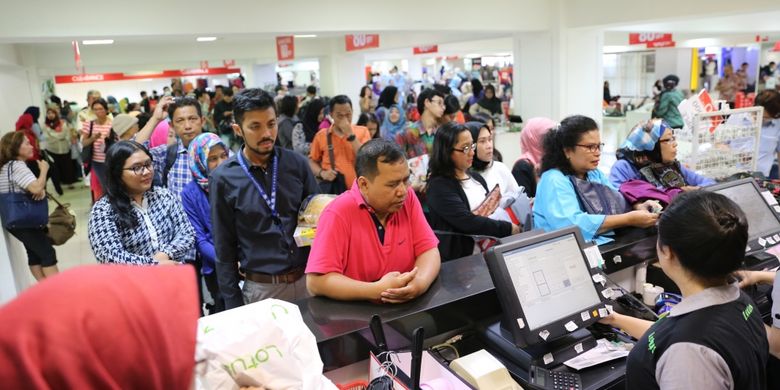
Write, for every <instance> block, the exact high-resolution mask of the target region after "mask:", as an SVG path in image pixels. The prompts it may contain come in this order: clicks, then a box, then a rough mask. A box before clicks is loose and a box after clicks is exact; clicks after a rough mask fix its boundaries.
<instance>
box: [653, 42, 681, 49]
mask: <svg viewBox="0 0 780 390" xmlns="http://www.w3.org/2000/svg"><path fill="white" fill-rule="evenodd" d="M675 45H677V42H675V41H668V42H648V43H647V48H648V49H655V48H659V47H674V46H675Z"/></svg>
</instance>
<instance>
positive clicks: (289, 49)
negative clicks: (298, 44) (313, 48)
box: [276, 35, 295, 61]
mask: <svg viewBox="0 0 780 390" xmlns="http://www.w3.org/2000/svg"><path fill="white" fill-rule="evenodd" d="M293 58H295V38H294V37H293V36H292V35H286V36H283V37H276V59H278V60H279V61H288V60H291V59H293Z"/></svg>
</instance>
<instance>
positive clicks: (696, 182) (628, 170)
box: [609, 159, 715, 188]
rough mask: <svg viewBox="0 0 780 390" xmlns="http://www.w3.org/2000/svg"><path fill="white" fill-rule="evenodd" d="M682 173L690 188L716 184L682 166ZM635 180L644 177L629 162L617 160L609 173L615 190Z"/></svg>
mask: <svg viewBox="0 0 780 390" xmlns="http://www.w3.org/2000/svg"><path fill="white" fill-rule="evenodd" d="M680 171H681V172H682V175H683V178H684V179H685V183H687V184H688V185H689V186H708V185H712V184H715V180H712V179H710V178H708V177H704V176H702V175H699V174H698V173H696V172H694V171H692V170H690V169H688V168H686V167H684V166H682V165H680ZM634 179H637V180H644V177H642V175H641V174H640V173H639V170H637V169H636V166H634V164H631V162H629V161H628V160H623V159H620V160H617V161H616V162H615V164H614V165H612V169H611V170H610V171H609V182H610V183H612V186H613V187H615V188H620V185H621V184H623V183H625V182H627V181H629V180H634ZM658 188H661V187H658Z"/></svg>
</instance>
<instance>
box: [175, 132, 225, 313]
mask: <svg viewBox="0 0 780 390" xmlns="http://www.w3.org/2000/svg"><path fill="white" fill-rule="evenodd" d="M187 153H188V154H189V155H190V171H192V177H193V179H194V180H193V181H191V182H190V183H189V184H187V185H186V186H184V189H183V190H182V192H181V203H182V206H183V207H184V212H185V213H187V217H189V220H190V223H191V224H192V228H193V229H194V230H195V249H196V250H197V253H198V256H199V257H200V259H201V264H202V268H201V270H200V271H201V273H202V274H203V279H204V280H205V281H206V288H207V289H208V290H209V294H211V297H212V298H214V309H213V310H211V311H210V314H214V313H218V312H220V311H222V310H224V308H225V304H224V301H223V300H222V296H221V295H220V293H219V285H218V284H217V273H216V272H215V269H216V268H215V267H216V266H215V264H216V260H217V254H216V251H215V250H214V236H213V235H212V234H211V214H210V213H211V208H210V207H209V195H208V192H209V175H210V174H211V172H213V171H214V170H215V169H216V168H217V167H218V166H220V164H222V163H223V162H225V160H227V159H228V157H230V149H229V148H228V147H227V145H225V143H224V142H223V141H222V139H221V138H219V136H218V135H216V134H214V133H203V134H201V135H199V136H197V137H195V139H193V140H192V142H190V146H189V147H188V148H187Z"/></svg>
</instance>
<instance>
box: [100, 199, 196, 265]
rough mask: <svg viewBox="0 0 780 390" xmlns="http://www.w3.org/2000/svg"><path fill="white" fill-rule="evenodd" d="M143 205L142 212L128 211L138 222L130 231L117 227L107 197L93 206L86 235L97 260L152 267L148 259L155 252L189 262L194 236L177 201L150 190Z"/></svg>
mask: <svg viewBox="0 0 780 390" xmlns="http://www.w3.org/2000/svg"><path fill="white" fill-rule="evenodd" d="M144 203H145V204H146V210H145V211H141V210H139V208H138V207H136V206H134V207H133V209H132V213H133V214H134V215H135V218H136V220H137V221H138V223H137V224H136V226H135V227H134V228H132V229H126V228H120V227H119V225H118V224H117V222H118V216H117V214H116V211H114V208H113V207H112V206H111V203H109V201H108V196H104V197H102V198H100V200H99V201H97V203H95V205H94V206H93V207H92V212H91V213H90V215H89V225H88V227H87V232H88V235H89V243H90V245H91V246H92V251H93V252H94V253H95V258H96V259H97V261H98V262H100V263H119V264H135V265H153V264H156V263H157V261H156V260H154V259H153V258H152V256H154V254H155V253H157V252H162V253H165V254H167V255H168V257H170V258H171V260H174V261H179V262H183V261H192V260H193V258H194V255H195V251H194V243H195V235H194V233H193V230H192V225H190V221H189V220H188V219H187V215H186V214H185V213H184V210H183V209H182V207H181V203H179V200H178V199H177V198H176V197H175V196H174V195H173V194H171V192H170V191H168V190H167V189H165V188H162V187H154V188H153V189H152V190H149V191H146V193H145V194H144ZM144 213H145V214H146V217H148V220H147V219H146V218H145V216H144ZM149 224H151V226H152V227H153V228H152V229H150V228H149Z"/></svg>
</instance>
